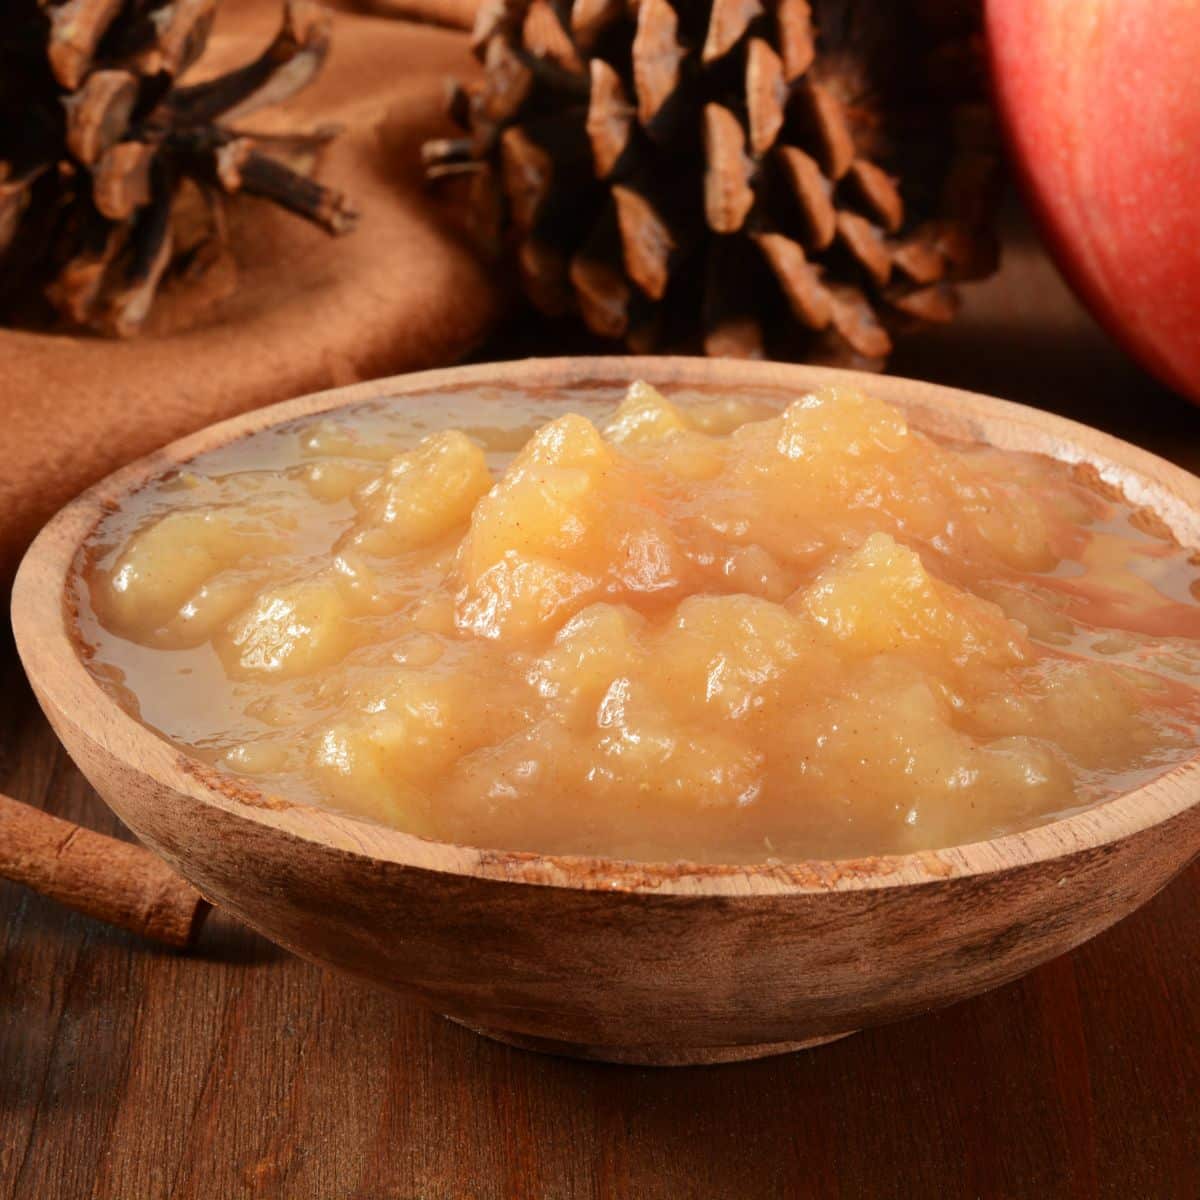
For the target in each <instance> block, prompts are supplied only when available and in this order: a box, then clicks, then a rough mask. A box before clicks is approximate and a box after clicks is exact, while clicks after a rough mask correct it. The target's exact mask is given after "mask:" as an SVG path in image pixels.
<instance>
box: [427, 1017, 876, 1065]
mask: <svg viewBox="0 0 1200 1200" xmlns="http://www.w3.org/2000/svg"><path fill="white" fill-rule="evenodd" d="M446 1019H447V1020H448V1021H453V1022H454V1023H455V1024H456V1025H461V1026H463V1028H465V1029H469V1030H471V1032H472V1033H477V1034H479V1035H480V1036H481V1037H485V1038H491V1040H492V1041H494V1042H503V1043H504V1044H505V1045H506V1046H516V1047H517V1048H518V1049H520V1050H532V1051H534V1052H535V1053H537V1054H557V1055H560V1056H561V1057H563V1058H585V1059H589V1060H590V1061H592V1062H607V1063H621V1064H623V1065H625V1066H635V1067H705V1066H715V1065H716V1064H718V1063H733V1062H748V1061H749V1060H750V1059H754V1058H770V1057H771V1056H772V1055H775V1054H792V1053H793V1052H795V1051H796V1050H811V1049H813V1048H814V1047H816V1046H825V1045H828V1044H829V1043H830V1042H837V1041H840V1040H841V1039H842V1038H844V1037H849V1036H850V1035H851V1034H852V1033H856V1032H857V1030H853V1029H848V1030H846V1032H845V1033H832V1034H828V1035H827V1036H825V1037H816V1038H806V1039H805V1040H804V1041H800V1042H756V1043H752V1044H750V1045H746V1046H592V1045H588V1044H587V1043H586V1042H564V1041H559V1040H558V1039H557V1038H543V1037H534V1036H533V1035H531V1034H525V1033H513V1032H511V1031H509V1030H507V1029H494V1028H491V1027H489V1026H486V1025H472V1024H470V1023H469V1022H467V1021H460V1020H458V1018H457V1017H447V1018H446Z"/></svg>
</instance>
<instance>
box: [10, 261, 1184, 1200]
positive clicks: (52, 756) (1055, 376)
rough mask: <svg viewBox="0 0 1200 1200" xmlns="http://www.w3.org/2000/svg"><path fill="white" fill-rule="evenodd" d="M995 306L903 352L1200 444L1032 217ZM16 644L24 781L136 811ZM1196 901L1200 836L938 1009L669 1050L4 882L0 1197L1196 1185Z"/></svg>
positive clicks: (931, 369) (981, 380)
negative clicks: (31, 689)
mask: <svg viewBox="0 0 1200 1200" xmlns="http://www.w3.org/2000/svg"><path fill="white" fill-rule="evenodd" d="M975 313H976V316H975V317H972V316H970V315H968V317H967V319H966V320H965V321H964V323H963V325H962V326H961V337H960V338H956V337H955V336H952V335H946V336H943V335H941V334H938V335H936V336H933V337H930V338H922V339H921V340H920V341H919V342H918V343H915V344H914V343H908V344H907V345H906V347H905V349H904V350H902V360H901V362H900V363H898V364H897V369H902V370H905V371H907V372H910V373H923V374H926V375H928V376H930V377H937V378H941V379H943V380H945V381H947V382H952V383H955V384H958V385H962V386H971V387H976V388H980V389H983V390H992V391H994V392H997V393H999V394H1003V395H1009V396H1011V397H1013V398H1017V399H1030V400H1034V401H1039V402H1043V403H1047V404H1050V405H1055V404H1057V405H1059V406H1062V407H1064V408H1068V409H1069V408H1071V407H1072V406H1074V411H1075V415H1081V414H1086V413H1090V414H1091V419H1093V420H1095V421H1097V423H1101V424H1104V425H1106V426H1107V427H1109V428H1111V429H1113V431H1114V432H1118V433H1120V434H1121V435H1122V436H1130V435H1131V434H1132V436H1133V437H1134V440H1137V441H1140V442H1142V443H1144V444H1147V445H1149V446H1150V447H1151V448H1154V449H1157V450H1159V451H1160V452H1163V451H1165V452H1166V453H1167V454H1168V455H1169V456H1170V457H1173V458H1175V459H1176V460H1178V461H1182V462H1184V463H1185V464H1188V465H1190V466H1191V467H1192V469H1195V468H1196V466H1197V465H1200V425H1198V423H1197V416H1196V414H1195V412H1194V411H1193V410H1191V409H1189V408H1187V407H1186V406H1185V405H1184V404H1183V403H1182V402H1180V401H1177V400H1175V399H1174V398H1172V397H1170V396H1167V395H1166V394H1165V393H1163V392H1161V391H1160V390H1159V389H1157V388H1155V387H1154V386H1153V385H1152V384H1151V383H1149V382H1148V381H1147V380H1146V379H1145V377H1144V376H1142V375H1141V374H1140V373H1139V372H1138V371H1137V370H1136V369H1135V368H1133V367H1132V366H1131V365H1129V364H1128V362H1127V361H1126V360H1124V359H1123V358H1122V357H1121V356H1120V355H1118V354H1117V353H1116V352H1115V351H1113V350H1111V348H1109V347H1108V346H1107V345H1106V343H1104V342H1103V341H1102V340H1101V339H1100V338H1099V336H1098V335H1097V334H1096V333H1095V332H1094V331H1093V330H1092V328H1091V326H1090V325H1089V324H1088V322H1087V321H1086V318H1084V317H1083V316H1082V315H1081V314H1080V313H1079V311H1078V309H1077V308H1076V307H1075V306H1074V304H1073V303H1072V302H1071V301H1070V300H1069V299H1068V298H1067V297H1066V296H1065V294H1064V293H1063V291H1062V289H1061V287H1060V286H1059V285H1058V284H1057V282H1056V280H1055V279H1054V278H1053V276H1052V275H1051V274H1050V272H1049V269H1048V268H1047V267H1046V266H1045V265H1044V263H1043V260H1042V259H1041V258H1040V255H1039V254H1038V252H1037V251H1036V250H1034V249H1033V248H1032V247H1026V246H1019V247H1018V250H1017V253H1015V254H1013V255H1011V256H1010V265H1009V267H1008V268H1006V270H1005V272H1004V273H1003V274H1002V276H1001V277H1000V279H998V280H997V281H996V282H995V285H994V286H993V285H989V286H988V287H987V288H986V289H985V290H984V293H983V294H982V295H980V296H978V297H977V301H976V308H975ZM1043 330H1045V332H1044V333H1043ZM509 336H510V340H509V341H508V342H507V343H506V345H508V346H516V345H518V344H520V343H519V342H518V340H517V338H516V336H515V335H513V334H511V333H510V335H509ZM0 664H2V665H0V670H2V672H3V673H2V674H0V788H3V790H5V791H7V792H9V793H10V794H12V795H14V796H16V797H17V798H18V799H23V800H27V801H31V802H34V803H38V804H42V805H44V806H45V807H47V808H48V809H49V810H50V811H53V812H55V813H57V814H59V815H63V816H66V817H68V818H69V819H73V820H83V821H86V823H88V824H89V825H91V826H92V827H93V828H96V829H99V830H101V831H102V832H113V833H115V832H117V830H118V826H117V822H116V821H115V819H114V818H113V817H112V816H111V815H110V814H109V813H108V811H107V810H106V809H105V808H104V806H103V805H102V804H101V803H100V802H99V801H98V800H97V799H96V797H95V796H94V794H93V793H92V792H91V791H90V789H89V788H88V787H87V786H86V784H85V783H84V782H83V780H82V778H81V777H80V776H79V774H78V772H77V771H76V770H75V769H74V768H73V767H72V766H71V765H70V763H69V762H68V761H67V760H66V759H65V756H64V755H63V753H62V752H61V750H59V749H58V748H57V745H56V743H55V741H54V739H53V737H52V735H51V734H50V732H49V730H48V728H47V727H46V725H45V723H44V721H43V720H42V718H41V717H40V715H39V714H38V713H37V710H36V706H35V705H34V704H33V701H32V699H31V697H30V696H29V694H28V692H27V691H25V690H24V689H23V687H22V686H21V684H20V676H19V672H18V671H17V669H16V667H15V665H14V663H13V662H12V659H11V656H5V657H4V658H3V659H2V660H0ZM1198 927H1200V865H1198V866H1193V867H1192V868H1191V869H1190V870H1189V871H1188V872H1187V873H1186V874H1185V875H1183V876H1182V877H1181V878H1179V879H1178V880H1177V881H1176V882H1175V883H1174V884H1173V885H1172V886H1171V887H1170V888H1168V889H1167V890H1166V891H1165V892H1163V893H1162V894H1161V895H1159V896H1158V897H1157V898H1156V899H1155V900H1154V901H1152V902H1151V903H1150V904H1149V905H1147V906H1146V907H1145V908H1144V909H1142V910H1141V911H1140V912H1139V913H1137V914H1136V915H1135V916H1133V917H1131V918H1129V919H1128V920H1127V921H1125V922H1123V923H1122V924H1120V925H1118V926H1117V927H1116V928H1114V929H1112V930H1110V931H1109V932H1107V933H1105V934H1103V935H1102V936H1101V937H1099V938H1097V939H1096V940H1095V941H1093V942H1090V943H1089V944H1088V945H1086V946H1084V947H1083V948H1081V949H1080V950H1077V951H1076V952H1074V953H1073V954H1071V955H1069V956H1067V957H1065V958H1060V959H1057V960H1055V961H1054V962H1052V963H1050V964H1047V965H1046V966H1043V967H1041V968H1039V969H1038V970H1036V971H1035V972H1033V973H1032V974H1031V975H1029V976H1026V977H1025V978H1024V979H1023V980H1021V981H1019V982H1017V983H1014V984H1011V985H1009V986H1008V987H1005V988H1002V989H1000V990H997V991H994V992H991V993H989V994H987V995H984V996H982V997H979V998H978V999H975V1000H973V1001H970V1002H967V1003H965V1004H961V1005H958V1006H956V1007H955V1008H952V1009H949V1010H947V1011H945V1012H942V1013H939V1014H937V1015H935V1016H931V1017H923V1018H918V1019H914V1020H910V1021H906V1022H903V1023H900V1024H897V1025H892V1026H889V1027H886V1028H882V1029H877V1030H874V1031H868V1032H864V1033H861V1034H858V1035H857V1036H855V1037H853V1038H848V1039H846V1040H845V1041H842V1042H839V1043H836V1044H834V1045H831V1046H828V1047H825V1048H822V1049H819V1050H815V1051H809V1052H806V1053H804V1054H800V1055H794V1056H788V1057H783V1058H778V1059H769V1060H764V1061H761V1062H757V1063H747V1064H743V1065H739V1066H732V1067H720V1068H695V1069H675V1070H673V1071H653V1070H640V1069H632V1068H621V1067H608V1066H603V1065H596V1064H588V1063H579V1062H570V1061H567V1060H561V1059H554V1058H547V1057H542V1056H537V1055H532V1054H527V1053H524V1052H521V1051H517V1050H511V1049H508V1048H506V1047H503V1046H499V1045H496V1044H494V1043H489V1042H485V1041H483V1040H481V1039H479V1038H477V1037H475V1035H473V1034H470V1033H468V1032H467V1031H465V1030H462V1029H459V1028H457V1027H456V1026H453V1025H451V1024H449V1023H447V1022H444V1021H441V1020H440V1019H438V1018H435V1017H433V1016H431V1015H430V1014H428V1013H427V1012H425V1011H424V1010H423V1009H420V1008H418V1007H416V1006H414V1005H412V1004H410V1003H408V1002H406V1001H403V1000H398V999H396V998H393V997H391V996H388V995H386V994H384V993H381V992H375V991H373V990H370V989H368V988H366V987H364V986H362V985H359V984H357V983H355V982H353V981H350V980H347V979H345V978H342V977H335V976H332V975H328V974H325V973H323V972H320V971H319V970H317V969H316V968H314V967H311V966H309V965H307V964H305V963H303V962H301V961H299V960H297V959H294V958H291V957H290V956H287V955H285V954H283V953H282V952H280V951H277V950H275V949H274V948H272V947H271V946H270V945H269V944H268V943H266V942H264V941H262V940H261V939H259V938H257V937H256V936H255V935H253V934H250V933H249V932H247V931H245V930H243V929H240V928H239V927H237V926H236V925H234V924H233V923H232V922H230V921H229V920H228V919H225V918H222V917H219V916H218V917H216V918H215V919H214V920H213V921H212V922H211V923H210V925H209V927H208V928H207V929H206V931H205V933H204V934H203V935H202V938H201V943H200V945H201V952H200V954H199V955H198V956H195V957H192V958H184V957H179V956H176V955H174V954H172V953H164V952H160V951H156V950H153V949H148V948H146V947H145V946H144V945H141V944H139V943H138V942H137V941H136V940H135V939H133V938H132V937H129V936H127V935H124V934H121V933H119V932H116V931H112V930H109V929H106V928H103V927H101V926H99V925H95V924H93V923H91V922H89V921H87V920H86V919H85V918H82V917H79V916H76V915H74V914H71V913H68V912H66V911H64V910H62V909H58V908H56V907H55V906H53V905H52V904H50V903H49V902H48V901H44V900H41V899H40V898H38V897H35V896H32V895H31V894H30V893H27V892H25V891H23V890H21V889H19V888H17V887H16V886H14V885H7V884H6V885H0V1197H3V1198H4V1200H9V1197H12V1198H13V1200H17V1198H19V1200H26V1198H27V1197H38V1198H39V1200H43V1198H44V1200H58V1198H60V1197H61V1198H64V1200H68V1198H69V1200H77V1198H79V1197H96V1198H97V1200H110V1198H112V1200H129V1198H137V1200H140V1198H142V1197H147V1198H154V1200H157V1198H158V1197H168V1196H173V1197H178V1198H182V1197H204V1198H208V1197H218V1196H219V1197H242V1196H247V1197H250V1196H254V1197H275V1196H279V1197H287V1198H288V1200H332V1198H336V1200H343V1198H345V1200H401V1198H404V1200H408V1198H416V1197H420V1198H421V1200H441V1198H443V1197H446V1198H450V1197H478V1198H481V1200H482V1198H485V1197H514V1196H534V1197H552V1198H555V1200H558V1198H560V1197H561V1198H568V1200H569V1198H573V1197H612V1196H633V1197H646V1198H648V1200H655V1198H657V1197H672V1198H675V1197H691V1196H694V1197H706V1198H707V1197H714V1196H723V1197H726V1196H727V1197H774V1196H780V1197H784V1196H787V1197H796V1196H813V1197H827V1196H828V1197H860V1196H866V1197H870V1196H880V1197H892V1196H895V1197H908V1196H912V1197H929V1196H933V1195H937V1196H939V1197H941V1196H944V1197H959V1196H962V1197H968V1196H975V1197H1026V1196H1037V1197H1039V1198H1041V1197H1059V1196H1062V1197H1091V1196H1112V1197H1122V1198H1125V1197H1177V1196H1178V1197H1191V1196H1195V1195H1198V1194H1200V1104H1198V1102H1197V1096H1198V1095H1200V956H1198V955H1197V953H1196V932H1195V931H1196V929H1197V928H1198Z"/></svg>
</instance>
